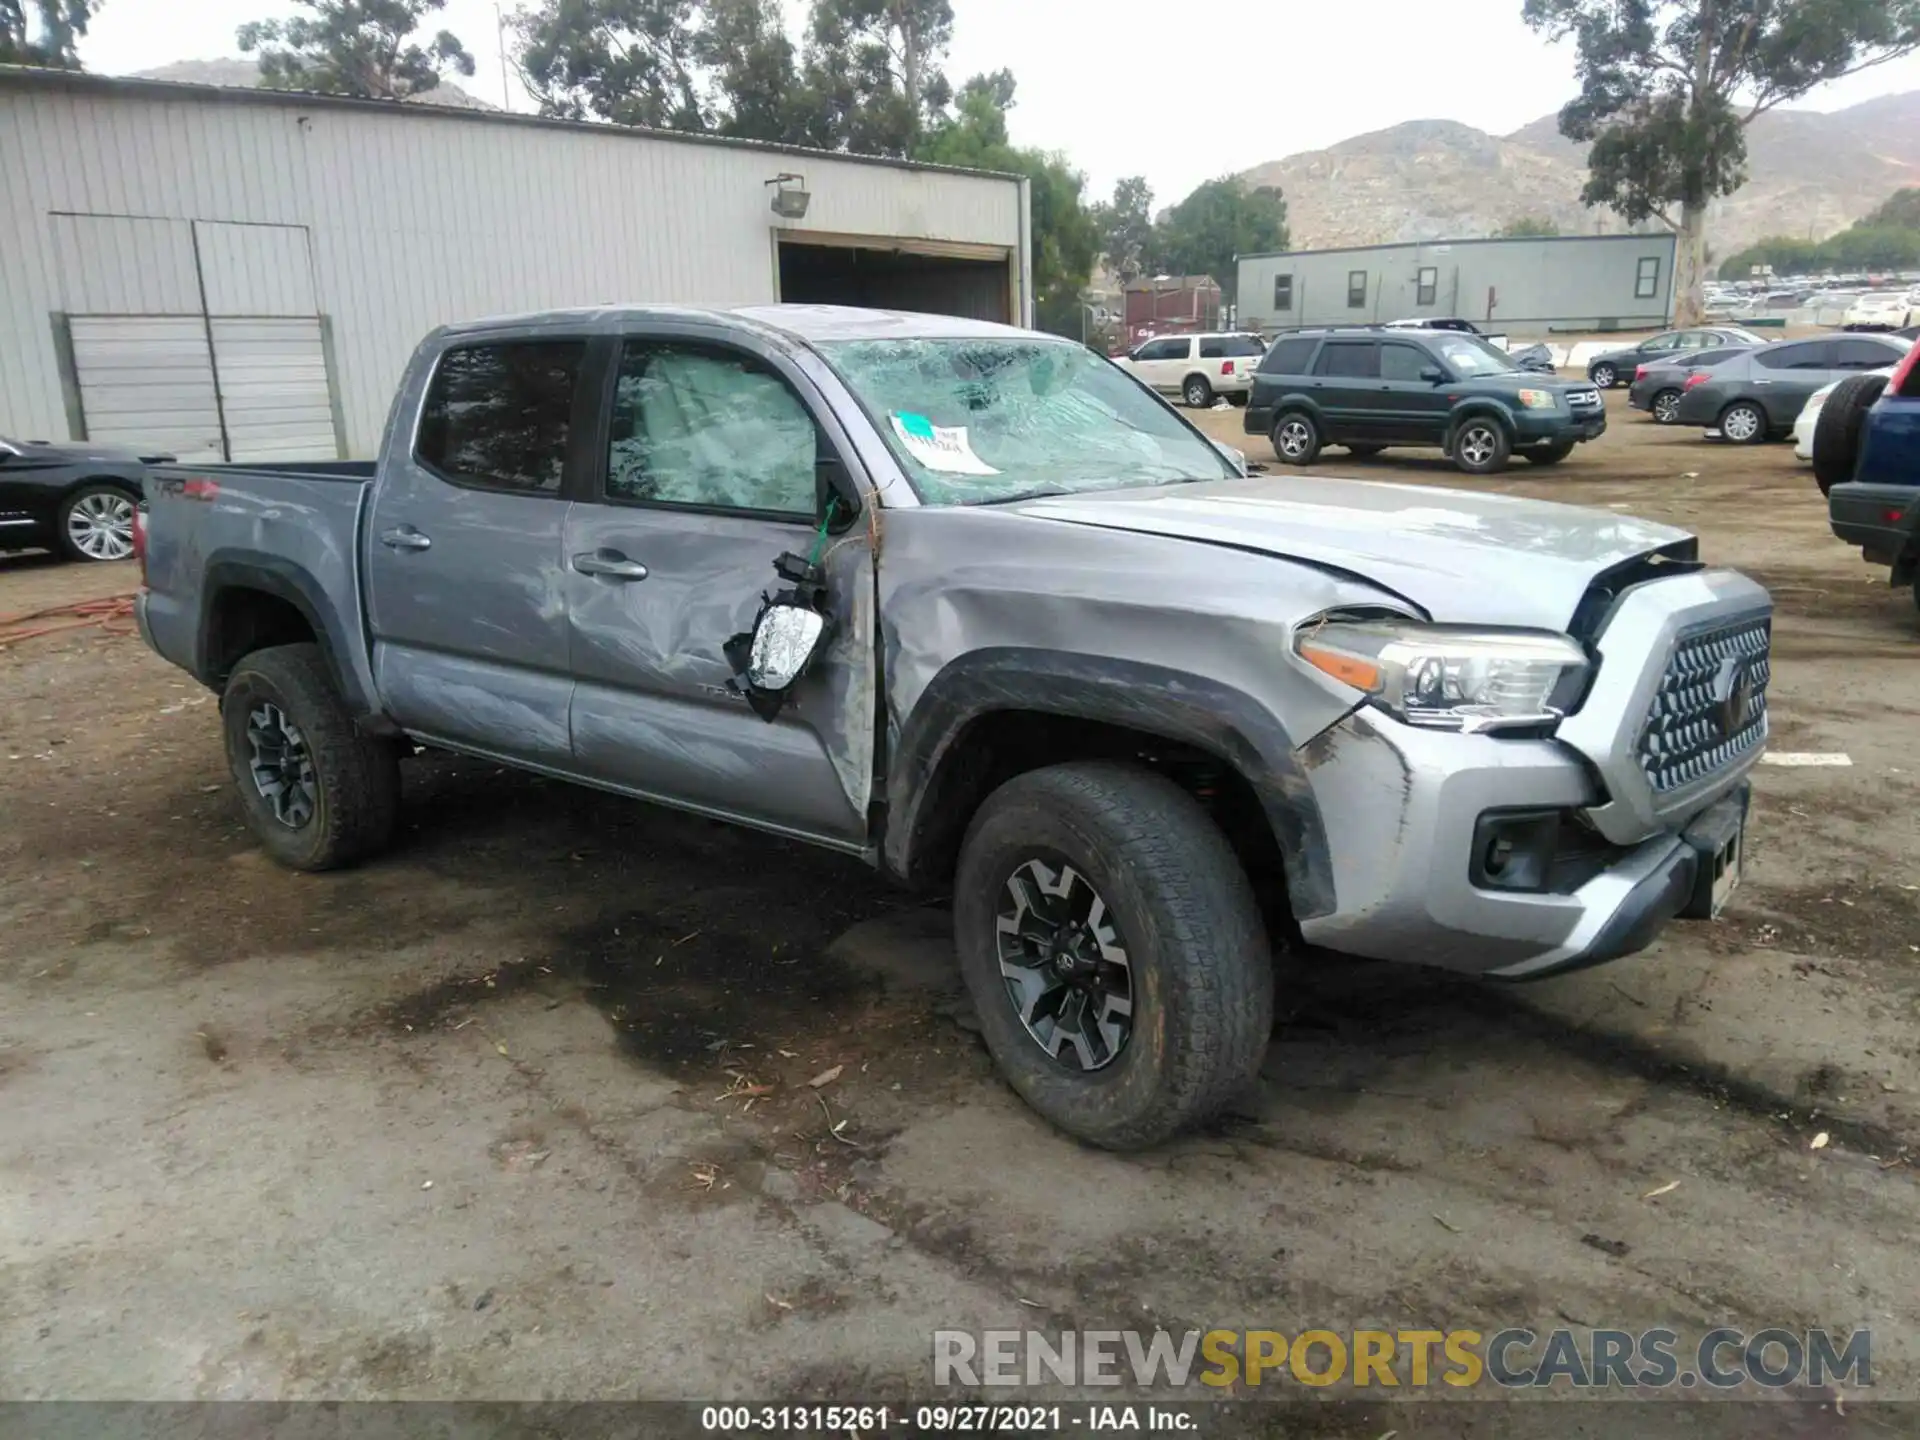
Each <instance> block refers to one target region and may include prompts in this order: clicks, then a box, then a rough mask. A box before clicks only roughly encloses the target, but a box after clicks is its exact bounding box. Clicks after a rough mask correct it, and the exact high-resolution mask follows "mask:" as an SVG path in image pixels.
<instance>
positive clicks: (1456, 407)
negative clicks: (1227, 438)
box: [1246, 328, 1607, 475]
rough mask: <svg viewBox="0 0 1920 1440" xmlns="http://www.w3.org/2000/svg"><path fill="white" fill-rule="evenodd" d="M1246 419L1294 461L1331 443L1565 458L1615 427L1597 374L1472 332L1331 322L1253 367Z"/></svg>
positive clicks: (1484, 461)
mask: <svg viewBox="0 0 1920 1440" xmlns="http://www.w3.org/2000/svg"><path fill="white" fill-rule="evenodd" d="M1246 423H1247V433H1248V434H1250V435H1266V436H1268V437H1270V438H1271V439H1272V441H1273V453H1274V454H1275V455H1277V456H1278V457H1279V458H1280V459H1281V460H1283V461H1285V462H1286V463H1287V464H1289V465H1308V464H1311V463H1312V462H1313V460H1314V458H1315V457H1316V456H1317V455H1319V453H1320V447H1321V446H1323V445H1344V446H1345V447H1346V448H1347V449H1348V450H1349V451H1351V452H1352V453H1353V454H1355V455H1373V454H1376V453H1378V452H1379V451H1381V450H1384V449H1386V448H1387V446H1389V445H1421V446H1426V445H1437V446H1439V447H1440V448H1441V449H1443V450H1445V451H1446V452H1447V454H1448V455H1449V456H1450V457H1452V460H1453V463H1454V464H1455V465H1458V466H1459V467H1460V468H1461V469H1462V470H1465V471H1467V472H1468V473H1469V474H1472V475H1490V474H1492V473H1493V472H1494V471H1496V470H1500V469H1503V468H1505V466H1506V463H1507V460H1508V457H1510V456H1513V455H1524V456H1525V457H1526V458H1527V459H1529V460H1531V461H1533V462H1534V463H1535V464H1537V465H1552V464H1555V463H1557V462H1558V461H1561V460H1564V459H1566V458H1567V456H1568V455H1570V454H1572V453H1573V447H1574V446H1575V445H1577V444H1579V443H1580V442H1581V441H1583V440H1591V439H1593V438H1594V437H1595V436H1597V435H1599V434H1601V433H1602V432H1603V431H1604V430H1605V429H1606V428H1607V412H1606V407H1605V405H1604V404H1603V403H1602V401H1601V399H1600V392H1599V391H1598V390H1596V389H1594V387H1593V386H1591V385H1587V384H1582V383H1579V382H1572V381H1565V380H1551V379H1547V378H1545V377H1543V376H1540V375H1532V374H1527V373H1524V372H1522V371H1519V370H1516V369H1514V368H1513V360H1512V358H1511V357H1510V356H1508V355H1507V354H1506V352H1504V351H1502V350H1499V349H1496V348H1495V347H1494V346H1492V345H1489V344H1487V343H1486V342H1485V341H1483V340H1478V339H1475V338H1474V337H1473V336H1470V335H1456V334H1448V333H1445V332H1434V331H1420V330H1383V329H1373V328H1364V329H1331V330H1317V331H1315V330H1308V331H1295V332H1293V333H1291V334H1287V335H1282V336H1281V337H1280V339H1279V340H1278V341H1277V342H1276V343H1275V344H1274V346H1273V348H1272V349H1271V350H1269V351H1268V352H1267V357H1266V359H1264V360H1262V361H1261V362H1260V369H1259V371H1258V373H1256V374H1255V375H1254V377H1253V391H1252V393H1251V395H1250V396H1249V397H1248V402H1247V422H1246Z"/></svg>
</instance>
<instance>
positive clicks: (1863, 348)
mask: <svg viewBox="0 0 1920 1440" xmlns="http://www.w3.org/2000/svg"><path fill="white" fill-rule="evenodd" d="M1833 346H1834V351H1835V358H1834V361H1833V368H1834V369H1836V370H1879V369H1881V368H1882V367H1884V366H1887V365H1894V364H1898V363H1899V360H1900V355H1901V351H1899V350H1897V349H1895V348H1894V347H1893V346H1891V345H1882V344H1880V343H1879V342H1878V341H1875V340H1836V341H1834V342H1833Z"/></svg>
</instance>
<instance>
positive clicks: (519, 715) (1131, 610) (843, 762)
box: [136, 307, 1771, 1147]
mask: <svg viewBox="0 0 1920 1440" xmlns="http://www.w3.org/2000/svg"><path fill="white" fill-rule="evenodd" d="M148 488H149V495H148V506H147V508H146V509H145V510H144V511H143V512H142V514H141V516H140V517H139V524H138V527H137V532H136V533H137V539H138V540H139V543H140V550H141V554H142V561H143V564H144V567H145V569H144V577H145V590H144V593H143V594H142V595H141V597H140V601H139V607H138V614H139V620H140V626H141V630H142V633H143V634H144V635H145V636H146V638H147V641H148V643H149V644H150V645H152V647H153V648H154V649H155V650H157V651H158V652H159V653H160V654H161V655H163V656H165V657H166V658H167V659H169V660H171V661H172V662H174V663H175V664H177V665H179V666H181V667H183V668H184V669H186V670H188V671H190V672H191V673H192V674H193V675H195V676H196V677H198V678H199V679H200V680H201V681H202V682H203V683H204V684H206V685H207V686H209V687H211V688H212V689H213V690H215V691H216V692H218V693H219V695H220V697H221V711H222V716H223V720H222V723H223V725H224V729H225V741H226V751H227V756H228V759H229V762H230V764H231V767H232V771H233V777H234V782H235V784H236V786H237V787H238V790H239V794H240V799H241V803H242V805H243V806H244V807H245V810H246V813H247V817H248V819H249V821H250V823H251V825H252V828H253V830H254V832H255V833H256V834H257V835H258V836H259V839H260V841H261V843H262V844H263V845H264V846H265V847H266V849H267V850H268V851H269V852H271V853H272V854H273V856H274V857H275V858H276V859H278V860H280V861H281V862H282V863H284V864H287V865H290V866H294V867H298V868H301V869H324V868H327V867H330V866H338V865H343V864H348V863H351V862H353V861H355V860H359V859H362V858H364V857H366V856H369V855H371V854H373V853H374V852H376V851H378V850H379V849H380V848H381V847H382V846H383V845H385V844H386V843H387V842H388V840H389V839H390V837H391V836H392V833H393V831H394V827H395V816H396V811H397V809H398V807H399V805H400V791H401V783H400V771H401V761H402V759H403V757H405V756H408V755H411V754H412V753H414V751H415V749H416V747H431V748H437V749H443V750H449V751H459V752H464V753H467V754H470V755H477V756H484V757H486V758H488V759H490V760H494V761H499V762H501V763H504V764H507V765H514V766H519V767H522V768H524V769H527V770H533V771H539V772H541V773H543V774H548V775H554V776H559V777H562V778H565V779H568V780H574V781H578V782H580V783H581V784H585V785H593V786H598V787H600V788H602V789H606V790H612V791H617V792H620V793H622V794H625V795H631V796H634V797H637V798H640V799H645V800H651V801H656V802H659V803H661V804H666V805H672V806H677V807H680V808H681V809H684V810H689V811H693V812H695V813H697V814H701V815H707V816H713V817H717V818H720V819H725V820H731V821H736V822H738V823H740V824H743V825H751V826H756V827H758V828H760V829H763V830H766V831H770V832H772V833H774V834H777V835H782V836H787V837H791V838H793V839H797V840H805V841H809V842H812V843H814V844H818V845H824V846H828V847H830V848H832V849H836V850H841V851H845V852H847V853H848V854H851V855H857V856H861V857H863V858H864V859H866V860H868V861H869V862H871V863H873V864H875V865H879V866H882V867H884V868H885V869H886V870H887V871H888V872H890V873H892V874H893V875H895V876H897V877H899V878H901V879H902V880H904V881H906V882H909V883H916V884H928V885H934V886H944V887H950V888H951V890H952V893H953V897H954V903H953V909H954V923H955V932H956V941H957V949H958V956H959V964H960V967H961V969H962V971H963V972H964V975H965V979H966V982H967V984H968V986H969V988H970V989H971V991H972V994H973V997H974V999H975V1001H976V1003H977V1005H978V1007H979V1013H980V1020H981V1024H982V1026H983V1029H984V1032H985V1036H986V1040H987V1043H988V1045H989V1046H990V1047H991V1050H992V1052H993V1054H994V1056H995V1058H996V1060H997V1061H998V1063H999V1064H1000V1066H1001V1067H1002V1069H1003V1071H1004V1073H1005V1074H1006V1076H1007V1077H1008V1079H1009V1080H1010V1081H1011V1083H1012V1084H1013V1086H1014V1087H1015V1088H1016V1089H1017V1090H1018V1091H1019V1092H1020V1094H1021V1095H1023V1096H1024V1097H1025V1098H1026V1099H1027V1100H1028V1101H1029V1102H1030V1103H1031V1104H1032V1105H1033V1106H1034V1107H1035V1108H1036V1109H1037V1110H1039V1111H1040V1112H1041V1113H1042V1114H1043V1115H1045V1116H1046V1117H1047V1118H1048V1119H1050V1120H1051V1121H1053V1122H1054V1123H1055V1124H1057V1125H1059V1126H1061V1127H1062V1128H1064V1129H1065V1130H1067V1131H1070V1132H1071V1133H1073V1134H1075V1135H1077V1136H1080V1137H1083V1138H1084V1139H1086V1140H1089V1141H1092V1142H1094V1143H1096V1144H1100V1145H1107V1146H1113V1147H1131V1146H1139V1145H1146V1144H1151V1143H1153V1142H1155V1141H1157V1140H1160V1139H1161V1138H1163V1137H1165V1136H1168V1135H1170V1134H1172V1133H1173V1132H1175V1131H1176V1130H1178V1129H1180V1128H1181V1127H1183V1126H1187V1125H1191V1124H1193V1123H1194V1122H1196V1121H1198V1120H1201V1119H1203V1118H1205V1117H1206V1116H1208V1115H1209V1114H1210V1113H1213V1112H1216V1111H1218V1110H1219V1109H1220V1108H1221V1107H1222V1106H1223V1105H1225V1104H1226V1103H1227V1101H1228V1100H1229V1099H1230V1098H1231V1097H1232V1096H1233V1095H1234V1093H1235V1092H1236V1091H1237V1090H1238V1089H1239V1088H1240V1087H1242V1086H1243V1085H1244V1084H1245V1083H1246V1082H1247V1081H1248V1079H1249V1077H1251V1076H1252V1075H1253V1073H1254V1071H1255V1069H1256V1068H1257V1066H1258V1065H1259V1063H1260V1059H1261V1056H1262V1054H1263V1052H1264V1049H1265V1046H1266V1044H1267V1041H1268V1038H1269V1032H1270V1029H1271V1026H1272V1016H1273V989H1274V983H1275V981H1274V973H1275V972H1274V966H1273V963H1272V956H1273V945H1274V944H1275V943H1277V944H1279V945H1282V946H1295V947H1311V948H1312V949H1313V950H1315V951H1321V952H1324V951H1332V952H1344V953H1346V954H1349V955H1355V956H1367V957H1374V958H1379V959H1386V960H1399V961H1412V962H1418V963H1421V964H1427V965H1437V966H1444V967H1447V968H1449V969H1453V970H1459V971H1466V972H1472V973H1476V974H1483V975H1488V976H1494V977H1501V978H1508V979H1521V978H1528V977H1534V976H1543V975H1550V974H1554V973H1556V972H1560V971H1564V970H1568V969H1572V968H1575V967H1578V966H1582V965H1590V964H1594V963H1597V962H1600V961H1604V960H1609V959H1612V958H1614V957H1616V956H1620V955H1624V954H1628V953H1630V952H1632V951H1635V950H1638V949H1640V948H1642V947H1643V946H1645V945H1646V944H1647V943H1648V942H1649V940H1651V939H1652V937H1653V936H1654V935H1655V934H1656V933H1657V932H1658V931H1659V930H1660V929H1661V928H1662V926H1663V925H1665V923H1666V922H1667V921H1668V920H1670V919H1673V918H1676V917H1698V918H1708V917H1710V916H1712V915H1713V914H1714V913H1715V912H1716V911H1717V910H1718V908H1719V906H1720V904H1721V902H1722V901H1723V900H1724V898H1725V896H1726V893H1727V891H1728V890H1729V889H1731V888H1732V886H1733V885H1734V884H1735V883H1736V882H1737V880H1738V878H1739V873H1740V862H1741V850H1742V835H1743V830H1744V826H1745V821H1746V814H1747V797H1748V784H1747V781H1746V778H1745V777H1746V774H1747V772H1748V770H1749V769H1750V768H1751V767H1752V765H1753V764H1754V762H1755V760H1756V759H1757V758H1758V756H1759V754H1760V751H1761V748H1762V746H1763V745H1764V743H1765V741H1766V736H1767V705H1766V693H1767V678H1768V641H1769V633H1770V625H1771V604H1770V601H1769V599H1768V596H1767V593H1766V592H1765V590H1763V589H1762V588H1761V587H1760V586H1759V585H1757V584H1755V583H1754V582H1753V581H1751V580H1749V579H1747V578H1745V577H1743V576H1741V575H1739V574H1736V573H1734V572H1733V571H1730V570H1722V569H1710V568H1707V567H1706V566H1704V565H1703V564H1702V563H1701V562H1700V560H1699V558H1698V556H1697V553H1696V543H1695V541H1694V540H1693V538H1692V537H1690V536H1688V535H1686V534H1685V533H1683V532H1681V531H1677V530H1673V529H1669V528H1667V527H1664V526H1660V525H1653V524H1648V523H1645V522H1643V521H1639V520H1633V519H1629V518H1626V517H1623V516H1619V515H1614V514H1609V513H1601V512H1594V511H1589V510H1581V509H1575V508H1571V507H1567V506H1561V505H1551V504H1545V503H1540V502H1535V501H1529V500H1520V499H1514V498H1509V497H1505V496H1498V495H1482V494H1468V493H1461V492H1456V491H1449V490H1441V489H1434V488H1429V487H1425V486H1420V487H1413V486H1402V485H1392V484H1379V483H1371V482H1360V481H1348V480H1338V479H1330V478H1327V477H1325V476H1322V475H1317V474H1316V475H1313V476H1310V477H1296V476H1286V477H1262V476H1252V475H1249V474H1247V473H1246V466H1245V465H1244V463H1243V462H1241V461H1240V459H1239V457H1238V456H1237V455H1236V454H1235V453H1234V452H1232V451H1229V450H1225V449H1224V448H1223V447H1221V446H1218V445H1216V444H1215V443H1213V442H1211V441H1209V440H1208V439H1206V438H1205V437H1204V436H1203V435H1202V434H1201V433H1200V432H1199V431H1197V430H1195V429H1194V428H1193V427H1192V426H1190V425H1189V424H1188V423H1187V422H1186V421H1185V420H1184V419H1183V418H1182V417H1181V416H1180V415H1179V414H1178V413H1177V412H1176V411H1175V410H1173V409H1172V408H1171V407H1169V406H1168V405H1166V404H1165V403H1164V402H1162V401H1161V400H1160V399H1158V398H1157V397H1156V396H1155V395H1153V393H1152V392H1151V391H1150V390H1148V389H1146V388H1145V387H1143V386H1141V385H1140V384H1138V383H1137V382H1136V381H1134V380H1133V379H1131V378H1130V377H1128V376H1127V375H1125V374H1123V373H1122V372H1121V371H1120V370H1119V369H1117V368H1116V367H1115V366H1113V365H1112V364H1111V363H1109V362H1108V361H1106V360H1104V359H1102V358H1100V357H1099V356H1097V355H1094V354H1093V353H1091V352H1090V351H1088V350H1086V349H1085V348H1083V347H1081V346H1079V345H1075V344H1071V343H1069V342H1066V341H1063V340H1058V339H1055V338H1052V337H1050V336H1044V335H1038V334H1032V333H1029V332H1026V331H1021V330H1015V329H1009V328H1006V327H1003V326H998V325H991V324H985V323H980V322H975V321H968V320H959V319H950V318H944V317H939V316H930V315H908V314H893V313H883V312H873V311H861V310H846V309H833V308H818V307H771V308H761V309H745V310H734V311H726V312H716V311H697V310H686V309H669V308H657V307H633V308H609V309H599V310H579V311H569V312H564V313H552V314H543V315H536V316H529V317H522V318H517V319H509V320H487V321H480V322H476V323H473V324H464V325H454V326H449V327H447V328H445V329H442V330H439V331H436V332H435V333H434V334H432V335H430V336H429V337H428V338H427V339H426V340H425V341H424V342H423V343H422V344H421V346H420V348H419V351H418V353H417V354H416V355H415V356H414V358H413V360H412V363H411V364H410V365H409V366H408V368H407V371H406V374H405V377H404V379H403V380H402V382H401V385H400V389H399V394H398V396H397V398H396V399H395V401H394V404H393V409H392V412H391V415H390V417H389V419H388V421H387V426H386V433H385V437H384V440H383V442H382V450H381V455H380V458H379V460H378V462H377V463H374V464H368V465H342V464H335V465H316V466H289V467H257V468H244V467H237V466H235V467H223V466H204V467H170V468H169V467H162V468H160V469H159V470H157V471H156V472H155V475H154V476H153V478H152V480H151V482H150V484H149V487H148Z"/></svg>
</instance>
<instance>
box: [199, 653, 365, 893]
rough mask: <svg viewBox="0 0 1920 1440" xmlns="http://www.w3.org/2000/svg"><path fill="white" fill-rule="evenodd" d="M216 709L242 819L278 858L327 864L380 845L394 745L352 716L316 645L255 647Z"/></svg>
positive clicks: (310, 865)
mask: <svg viewBox="0 0 1920 1440" xmlns="http://www.w3.org/2000/svg"><path fill="white" fill-rule="evenodd" d="M220 710H221V719H222V724H223V727H224V729H225V732H226V742H227V764H228V766H229V767H230V768H231V769H232V771H233V781H234V784H235V785H236V786H237V787H238V788H239V791H240V803H241V806H242V807H243V808H244V809H245V811H246V814H247V824H248V826H249V827H251V828H252V830H253V833H254V835H255V836H256V837H258V839H259V841H260V843H261V845H262V846H264V847H265V848H266V851H267V853H268V854H269V855H271V856H273V858H274V859H275V860H278V861H279V862H280V863H281V864H282V865H285V866H288V867H290V868H291V869H294V870H332V869H337V868H338V867H340V866H342V865H351V864H352V863H353V862H354V861H356V860H359V859H361V858H363V857H365V856H367V855H370V854H372V853H373V852H375V851H376V850H379V849H380V848H382V847H383V846H384V845H386V843H387V841H388V840H389V839H390V838H391V837H392V834H393V825H394V819H395V817H396V815H397V814H398V813H399V808H400V761H399V752H398V750H397V748H396V747H395V746H394V744H393V742H392V741H390V740H382V739H379V738H377V737H375V736H371V735H366V734H363V733H361V731H360V730H359V728H358V727H356V726H355V725H354V723H353V717H352V716H351V715H349V714H348V713H347V707H346V706H345V704H343V703H342V701H341V699H340V695H339V692H338V691H337V690H335V688H334V684H333V679H332V677H331V676H330V675H329V674H328V673H327V665H326V661H325V660H324V659H323V658H322V657H321V654H320V647H319V646H317V645H275V646H273V647H271V648H269V649H266V650H256V651H254V652H253V653H252V654H251V655H249V656H247V657H246V658H245V659H243V660H242V661H241V662H240V663H239V665H238V666H236V667H235V668H234V671H233V674H232V675H231V676H229V677H228V679H227V688H226V692H225V694H224V695H223V696H222V698H221V702H220Z"/></svg>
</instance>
